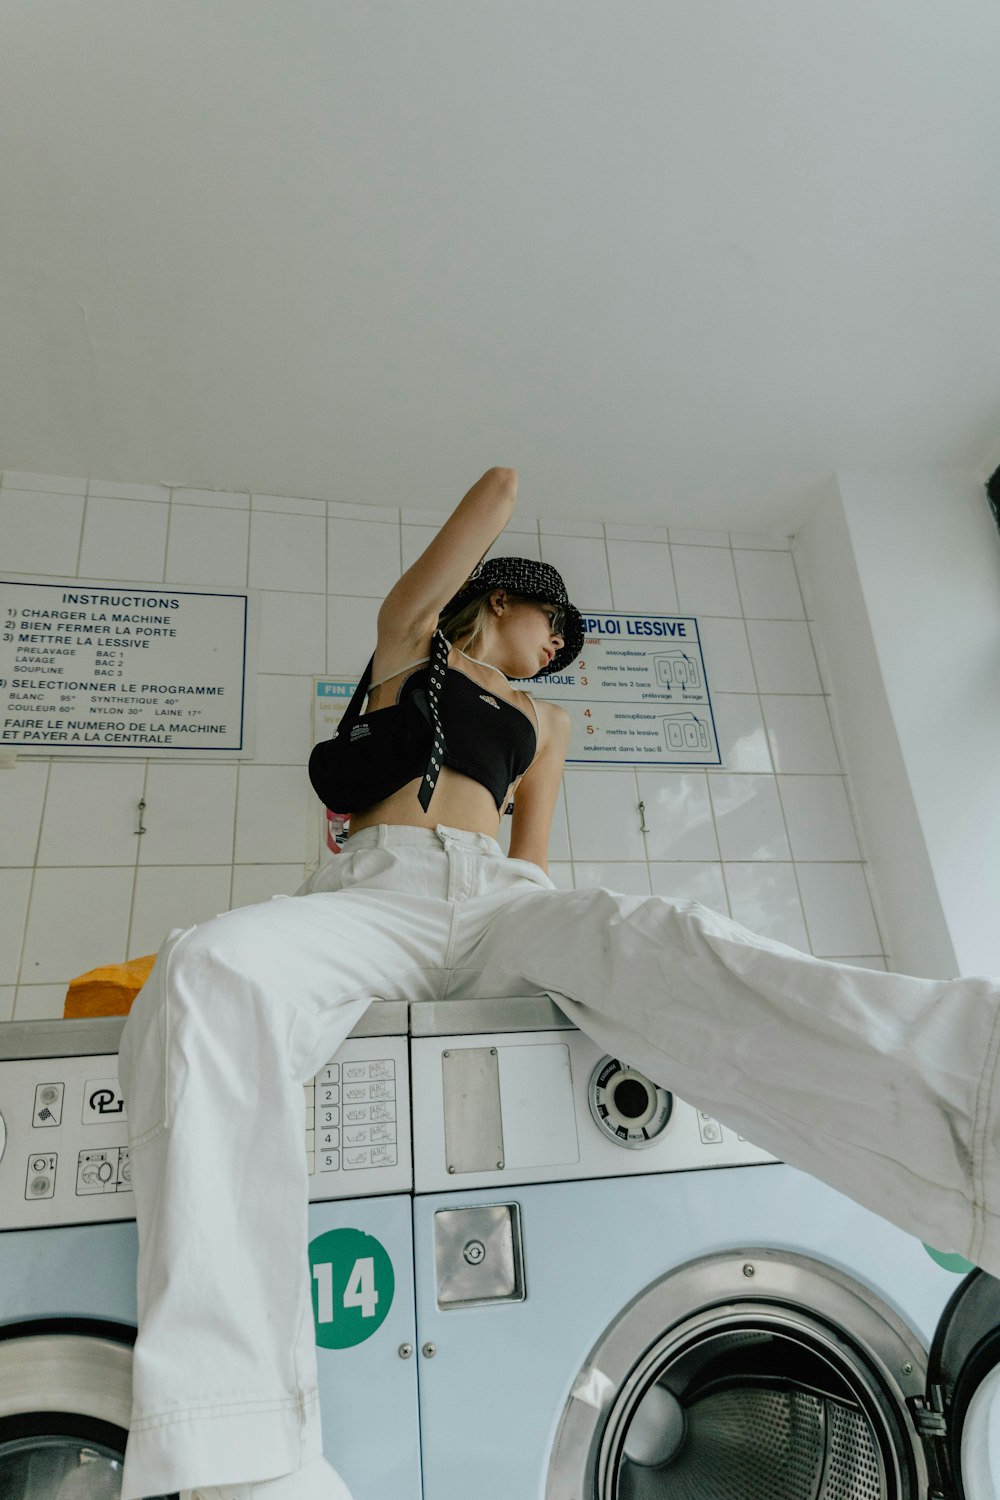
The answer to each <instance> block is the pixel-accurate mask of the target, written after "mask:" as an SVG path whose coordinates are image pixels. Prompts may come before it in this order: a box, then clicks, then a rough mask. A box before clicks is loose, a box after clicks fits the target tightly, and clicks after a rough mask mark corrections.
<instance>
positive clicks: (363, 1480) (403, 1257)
mask: <svg viewBox="0 0 1000 1500" xmlns="http://www.w3.org/2000/svg"><path fill="white" fill-rule="evenodd" d="M122 1024H123V1023H122V1022H121V1021H119V1020H89V1021H51V1022H35V1023H17V1022H8V1023H5V1024H3V1025H2V1026H0V1496H2V1500H117V1496H118V1494H119V1492H120V1482H121V1461H122V1456H123V1453H124V1447H125V1437H126V1432H127V1428H128V1420H129V1408H130V1392H131V1349H132V1343H133V1340H134V1335H135V1317H136V1308H135V1264H136V1247H137V1242H136V1227H135V1222H134V1219H133V1217H132V1215H133V1209H132V1192H131V1181H130V1173H129V1150H128V1143H127V1126H126V1123H125V1110H124V1102H123V1100H122V1095H121V1090H120V1089H119V1086H118V1075H117V1053H118V1042H119V1039H120V1036H121V1029H122ZM304 1128H305V1140H304V1148H305V1150H306V1152H307V1154H308V1158H309V1163H310V1200H311V1201H310V1207H309V1227H310V1268H309V1273H310V1278H311V1285H312V1293H313V1309H314V1315H315V1321H316V1336H317V1346H318V1347H317V1355H318V1361H319V1381H320V1402H321V1407H322V1411H323V1424H324V1443H325V1446H326V1450H327V1453H328V1455H329V1457H330V1459H331V1461H332V1462H334V1463H335V1464H336V1466H337V1468H338V1469H339V1470H340V1471H341V1472H342V1473H343V1474H344V1476H345V1478H346V1480H347V1482H348V1483H349V1484H350V1485H351V1486H352V1487H354V1488H355V1493H357V1494H360V1495H362V1496H364V1500H420V1495H421V1486H420V1453H419V1428H418V1410H417V1373H416V1359H415V1357H414V1346H415V1343H416V1334H415V1320H414V1297H413V1239H412V1217H411V1196H410V1193H411V1187H412V1156H411V1147H410V1110H409V1060H408V1040H407V1014H406V1007H405V1005H402V1004H399V1003H397V1002H377V1003H376V1004H374V1005H372V1006H371V1007H370V1009H369V1011H368V1012H367V1014H366V1015H365V1016H364V1017H363V1019H362V1020H361V1022H360V1023H359V1024H358V1026H357V1027H356V1028H355V1030H354V1031H353V1032H352V1034H351V1036H350V1037H349V1038H348V1040H347V1041H346V1042H345V1043H344V1045H343V1047H342V1048H341V1049H340V1051H339V1052H338V1053H337V1055H336V1056H335V1057H334V1058H332V1059H331V1060H330V1062H329V1064H327V1066H325V1067H324V1068H322V1069H320V1071H319V1072H318V1073H317V1075H316V1077H315V1078H314V1079H312V1080H311V1081H310V1082H309V1083H308V1084H307V1085H306V1088H305V1100H304ZM206 1144H210V1143H206Z"/></svg>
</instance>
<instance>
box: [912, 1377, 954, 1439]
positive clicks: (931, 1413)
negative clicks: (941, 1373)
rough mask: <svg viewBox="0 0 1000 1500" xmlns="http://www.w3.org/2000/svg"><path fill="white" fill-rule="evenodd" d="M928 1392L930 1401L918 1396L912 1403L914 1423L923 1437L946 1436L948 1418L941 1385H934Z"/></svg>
mask: <svg viewBox="0 0 1000 1500" xmlns="http://www.w3.org/2000/svg"><path fill="white" fill-rule="evenodd" d="M928 1394H929V1395H930V1400H929V1401H922V1400H921V1399H920V1397H919V1396H918V1397H916V1398H915V1399H914V1400H913V1402H912V1403H911V1408H912V1411H913V1425H914V1427H916V1429H917V1431H918V1433H919V1434H920V1436H921V1437H922V1438H943V1437H946V1436H947V1433H948V1419H947V1417H946V1415H945V1409H944V1396H943V1394H942V1391H941V1387H940V1386H939V1385H932V1386H931V1387H930V1390H929V1393H928Z"/></svg>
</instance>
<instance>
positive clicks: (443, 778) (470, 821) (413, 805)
mask: <svg viewBox="0 0 1000 1500" xmlns="http://www.w3.org/2000/svg"><path fill="white" fill-rule="evenodd" d="M419 789H420V777H419V776H418V777H416V778H415V779H414V780H413V781H408V782H407V783H406V785H405V786H402V787H400V789H399V791H398V792H393V794H392V796H391V797H384V798H383V799H382V801H381V802H373V803H372V805H371V807H366V808H365V810H364V812H360V813H353V814H352V815H351V832H352V833H357V832H358V830H359V829H361V828H372V827H374V826H375V825H376V824H378V823H397V824H402V825H403V826H404V827H407V828H436V827H437V826H438V824H439V823H440V824H443V825H444V826H445V827H446V828H464V829H466V830H468V832H469V833H485V834H487V835H488V836H489V837H490V838H491V839H495V838H496V836H497V830H498V829H499V827H500V814H499V813H498V812H497V809H496V803H495V802H494V801H493V798H492V797H491V796H490V793H489V792H488V791H487V790H486V788H485V787H484V786H480V784H479V782H478V781H473V780H472V777H471V776H463V775H462V774H461V772H460V771H452V770H451V769H450V768H449V767H448V766H444V767H442V769H441V774H440V775H439V777H438V780H437V786H436V787H435V788H434V796H433V797H432V799H431V805H430V807H429V808H428V809H427V811H426V812H424V810H423V808H422V807H421V806H420V803H419V802H418V801H417V792H418V791H419Z"/></svg>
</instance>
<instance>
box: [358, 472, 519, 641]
mask: <svg viewBox="0 0 1000 1500" xmlns="http://www.w3.org/2000/svg"><path fill="white" fill-rule="evenodd" d="M516 499H517V470H516V469H487V471H486V473H485V474H484V475H483V477H482V479H477V481H476V483H475V484H474V485H473V486H472V488H471V490H470V491H469V493H468V494H467V495H466V496H465V497H464V498H463V499H462V500H460V501H459V503H458V505H457V506H456V507H455V509H454V510H453V511H452V513H451V515H450V516H449V517H448V519H447V521H445V523H444V525H443V526H442V527H441V530H440V531H439V532H438V534H437V536H436V537H435V538H434V540H433V541H432V542H431V543H430V545H429V546H428V547H426V548H425V549H424V551H423V552H422V553H421V554H420V556H419V557H418V558H417V560H416V562H415V563H414V564H413V565H412V567H409V568H407V570H406V572H405V573H404V574H403V576H402V578H401V579H400V580H399V582H398V583H397V584H395V585H394V586H393V588H392V589H390V591H389V593H388V594H387V595H386V597H385V599H384V601H383V603H382V608H381V609H380V610H379V615H378V632H379V640H380V641H385V640H386V639H389V638H410V639H416V638H418V637H419V638H425V637H426V636H427V635H428V634H430V633H431V632H432V631H433V630H434V627H435V626H436V624H437V617H438V615H439V614H440V612H441V609H442V607H443V606H444V605H445V604H447V603H448V600H449V599H451V598H452V597H453V595H455V594H457V592H458V590H459V589H460V588H461V587H462V584H463V583H464V582H465V580H466V579H467V578H468V577H469V574H470V573H471V572H472V570H473V568H475V567H476V565H477V564H478V563H479V562H480V561H481V559H482V558H483V557H484V556H485V554H486V553H487V552H488V551H489V549H490V548H491V547H492V545H493V543H494V542H495V541H496V539H497V537H498V536H499V535H500V533H501V531H503V529H504V527H505V526H506V525H507V522H508V521H509V520H510V518H511V516H512V515H513V513H514V504H515V501H516Z"/></svg>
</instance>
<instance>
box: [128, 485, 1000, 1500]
mask: <svg viewBox="0 0 1000 1500" xmlns="http://www.w3.org/2000/svg"><path fill="white" fill-rule="evenodd" d="M516 488H517V480H516V475H515V474H514V472H513V471H512V470H509V469H491V470H489V471H488V472H487V473H486V474H485V475H484V476H483V477H482V479H480V480H479V481H478V483H477V484H475V485H474V486H473V487H472V489H471V490H470V491H469V493H468V494H467V495H466V496H465V498H464V499H463V500H462V502H461V503H460V505H459V506H458V507H457V509H456V510H455V512H454V513H453V515H452V516H451V517H450V518H449V519H448V521H447V522H446V523H445V525H444V526H443V527H442V528H441V530H440V532H439V533H438V535H437V536H436V537H435V539H434V541H433V542H432V543H431V544H430V546H429V547H428V548H427V550H426V551H425V552H424V554H423V555H422V556H421V557H420V558H419V559H418V560H417V562H416V563H414V565H413V566H412V567H411V568H410V569H409V570H408V571H407V572H406V573H405V574H404V575H403V577H402V578H401V579H400V581H399V582H398V583H397V584H396V586H395V587H394V588H393V589H392V591H391V592H390V593H389V595H388V596H387V598H386V600H385V602H384V603H383V605H382V608H381V610H380V611H379V617H378V640H377V644H376V648H375V654H374V657H373V660H372V662H371V664H370V667H369V671H368V673H367V674H366V678H365V681H364V682H363V683H362V685H361V687H360V689H359V693H358V695H356V699H355V701H354V702H352V704H351V707H350V709H349V710H348V712H347V713H346V714H345V717H344V721H343V723H342V724H341V727H340V731H339V733H338V735H337V737H336V738H335V739H334V740H333V741H331V742H330V743H329V744H328V745H325V746H318V747H317V748H316V750H315V751H314V752H313V756H312V759H311V762H310V773H311V776H312V779H313V784H314V786H316V787H317V789H318V791H319V792H320V795H321V797H322V798H323V800H324V801H325V802H326V803H327V805H336V806H338V807H343V806H344V805H345V800H346V801H347V802H348V803H349V804H350V806H351V808H352V813H353V816H352V820H351V836H350V839H349V841H348V844H347V847H346V850H345V852H344V853H343V854H341V855H340V856H338V857H337V858H336V859H332V860H330V861H329V862H328V863H327V864H326V865H325V866H323V867H322V868H321V869H320V870H319V872H318V873H317V874H316V875H315V876H314V877H313V878H312V879H311V880H310V881H309V882H307V884H306V885H305V886H304V887H303V888H302V890H301V891H300V892H299V893H298V895H297V896H296V897H295V898H291V899H277V900H275V901H273V902H270V903H267V904H265V905H263V906H257V907H249V908H243V909H241V910H238V911H235V912H231V913H228V914H227V915H225V916H222V917H219V918H216V919H215V920H214V921H211V922H206V923H204V924H203V925H202V926H200V927H197V928H193V929H191V930H190V931H188V932H186V933H174V934H171V937H170V939H169V940H168V942H167V944H166V945H165V946H164V948H163V950H162V951H161V953H160V955H159V957H158V959H157V963H156V966H155V968H154V970H153V973H152V975H151V976H150V979H149V981H148V983H147V985H146V986H145V988H144V990H143V992H142V994H141V995H140V997H139V999H138V1001H137V1003H136V1006H135V1007H134V1009H133V1013H132V1016H131V1018H130V1020H129V1023H128V1026H127V1028H126V1033H125V1037H124V1039H123V1046H122V1053H121V1073H122V1081H123V1086H124V1088H125V1091H126V1097H127V1099H128V1107H129V1121H130V1130H131V1135H132V1176H133V1183H134V1187H135V1193H136V1210H137V1217H138V1220H139V1228H140V1241H141V1253H140V1262H139V1313H140V1333H139V1338H138V1341H137V1344H136V1350H135V1363H134V1412H133V1422H132V1428H131V1434H130V1439H129V1448H128V1455H127V1459H126V1470H125V1483H124V1488H123V1492H122V1493H123V1497H124V1500H133V1497H137V1496H143V1495H149V1494H153V1493H158V1492H162V1491H165V1490H171V1489H174V1488H178V1489H180V1490H181V1491H182V1493H183V1492H184V1491H185V1490H187V1491H190V1492H191V1493H192V1494H193V1495H194V1496H203V1497H204V1500H345V1497H347V1490H346V1488H345V1487H344V1485H343V1483H342V1481H340V1480H339V1479H338V1477H337V1476H336V1475H335V1473H334V1472H333V1470H332V1469H331V1468H330V1467H329V1465H327V1464H326V1463H325V1462H324V1460H323V1459H322V1458H321V1456H320V1435H319V1424H318V1412H317V1398H316V1372H315V1345H314V1334H313V1323H312V1312H311V1306H310V1300H309V1285H308V1278H307V1276H306V1274H305V1270H304V1265H305V1260H306V1249H307V1229H306V1213H305V1205H306V1196H307V1177H306V1164H305V1159H304V1153H303V1149H302V1140H301V1128H302V1121H301V1097H302V1095H301V1089H302V1083H303V1081H304V1080H305V1079H307V1078H309V1077H310V1076H311V1075H312V1074H313V1073H314V1072H315V1071H316V1069H317V1068H318V1067H320V1066H321V1065H322V1064H323V1063H325V1062H326V1061H327V1059H328V1058H329V1057H330V1056H332V1054H333V1053H334V1052H335V1051H336V1050H337V1048H338V1047H339V1045H340V1043H341V1042H342V1041H343V1039H344V1037H345V1036H346V1035H347V1034H348V1032H349V1031H350V1030H351V1028H352V1027H353V1026H354V1024H355V1022H356V1021H357V1020H358V1018H359V1017H360V1015H361V1014H362V1013H363V1011H364V1010H365V1008H366V1006H367V1005H368V1004H369V1003H370V1001H371V1000H372V999H373V998H375V997H379V998H383V999H391V998H399V999H406V1000H421V999H433V1000H440V999H444V998H449V999H455V1000H461V999H466V998H474V997H477V996H504V995H524V994H531V993H536V994H537V993H543V992H544V993H548V994H551V995H554V996H555V997H556V998H557V1000H558V1003H559V1005H560V1006H561V1007H562V1008H563V1009H564V1010H565V1012H566V1014H567V1015H568V1016H569V1017H570V1019H571V1020H573V1021H574V1022H575V1023H576V1024H577V1025H578V1026H579V1027H580V1028H581V1029H582V1030H583V1031H585V1032H587V1033H588V1034H589V1035H590V1036H591V1037H592V1038H593V1039H594V1040H595V1041H596V1042H597V1043H598V1044H599V1045H600V1046H602V1047H603V1048H605V1050H607V1051H610V1052H614V1053H616V1054H621V1053H623V1054H625V1055H627V1056H628V1058H629V1061H630V1062H631V1063H633V1064H634V1065H635V1066H637V1067H640V1068H641V1069H642V1070H643V1071H644V1072H646V1073H648V1074H649V1075H650V1076H651V1077H653V1078H655V1079H656V1080H657V1081H659V1082H661V1083H662V1084H664V1085H665V1086H667V1087H668V1088H671V1089H674V1090H676V1092H677V1093H678V1094H679V1095H680V1096H681V1097H682V1098H684V1099H686V1100H688V1101H689V1102H690V1103H692V1104H694V1105H696V1106H698V1107H699V1108H702V1109H706V1110H708V1111H709V1112H711V1113H712V1114H713V1115H715V1116H717V1117H719V1118H721V1119H723V1120H724V1121H725V1122H726V1123H727V1124H728V1125H730V1126H731V1127H733V1128H735V1129H737V1130H739V1131H740V1132H741V1133H743V1134H745V1135H747V1136H748V1137H749V1138H751V1139H752V1140H754V1141H755V1142H756V1143H757V1144H758V1145H760V1146H763V1147H764V1148H766V1149H768V1150H770V1151H772V1152H773V1153H774V1154H775V1155H777V1156H779V1157H782V1158H783V1159H784V1160H787V1161H789V1162H792V1163H794V1164H796V1165H798V1166H801V1167H804V1168H805V1169H806V1170H807V1171H811V1172H814V1173H815V1174H816V1175H817V1176H819V1177H822V1178H824V1179H825V1180H826V1181H828V1182H830V1183H831V1184H832V1185H833V1186H835V1187H838V1188H840V1189H841V1190H842V1191H844V1192H846V1193H849V1194H850V1195H852V1196H853V1197H855V1198H857V1199H858V1200H859V1201H861V1202H863V1203H865V1204H867V1205H868V1206H869V1207H872V1208H874V1209H875V1210H876V1211H877V1212H880V1213H882V1214H883V1215H885V1216H886V1217H888V1218H890V1219H893V1220H894V1221H895V1222H896V1223H898V1224H900V1225H902V1226H903V1227H904V1228H906V1229H908V1230H910V1231H911V1232H913V1233H916V1234H918V1235H920V1236H921V1237H922V1238H925V1239H927V1240H928V1241H930V1242H931V1243H933V1244H934V1245H936V1246H937V1247H938V1248H940V1249H948V1250H958V1251H960V1252H962V1253H963V1254H965V1255H967V1256H969V1257H970V1259H973V1260H976V1261H979V1262H980V1263H981V1264H984V1265H986V1266H987V1267H988V1268H991V1269H994V1270H1000V1224H998V1219H997V1216H996V1215H997V1202H998V1196H1000V1195H998V1193H997V1187H996V1168H995V1166H994V1165H993V1148H994V1142H993V1133H994V1132H995V1129H996V1126H995V1123H994V1122H995V1111H994V1110H993V1109H992V1108H991V1096H990V1091H991V1088H992V1083H993V1078H994V1074H995V1072H996V1058H997V1049H998V1045H1000V1026H998V1024H997V1023H998V1017H1000V1006H998V999H1000V989H998V986H997V985H996V984H995V983H992V982H990V981H988V980H956V981H952V982H938V981H930V980H920V979H910V978H903V977H900V976H897V975H891V974H880V973H875V972H871V971H868V970H863V969H854V968H849V967H846V966H843V965H837V964H831V963H825V962H822V961H820V960H818V959H814V958H811V957H810V956H809V955H807V954H803V953H799V952H797V951H796V950H794V949H791V948H786V947H785V946H783V945H782V944H780V943H776V942H772V941H770V940H768V939H765V938H759V937H756V936H755V935H754V934H752V933H750V932H748V931H747V930H746V929H744V928H742V927H739V926H738V925H737V924H736V923H734V922H731V921H729V920H728V919H727V918H725V917H721V916H718V915H717V914H715V913H713V912H710V911H708V910H706V909H705V908H704V907H701V906H698V905H697V904H695V903H693V902H686V901H685V902H673V901H667V900H664V899H662V898H659V897H636V896H619V895H615V894H614V893H612V892H609V891H604V890H592V889H591V890H579V891H565V892H564V891H557V890H556V889H555V888H554V886H553V885H552V882H551V881H550V880H549V879H548V876H547V874H546V873H545V870H546V853H547V844H548V837H549V829H550V826H551V822H552V815H553V809H554V806H555V800H556V796H557V793H558V789H559V784H560V779H561V775H562V770H563V762H564V758H565V754H566V747H567V744H568V740H569V729H570V721H569V717H568V715H567V714H566V713H565V712H564V711H563V710H562V709H560V708H558V707H555V706H554V705H552V704H549V703H544V702H538V703H536V702H534V700H533V699H532V698H531V696H530V695H529V694H528V693H526V692H522V691H521V690H520V689H518V688H515V687H514V686H513V685H512V683H511V681H510V680H509V679H525V678H530V677H540V676H544V675H545V674H546V673H547V672H550V671H552V670H554V669H557V668H561V667H564V666H565V665H567V664H568V663H569V662H570V661H572V660H573V659H574V657H575V656H576V655H577V654H578V653H579V651H580V648H581V646H582V629H581V624H580V617H579V614H578V613H577V611H576V610H575V609H574V607H573V606H572V605H571V604H570V603H569V601H568V599H567V598H566V593H565V589H564V587H563V584H562V580H561V579H560V578H559V575H558V574H557V573H556V572H555V570H554V569H551V568H546V567H545V565H542V564H538V563H533V562H530V561H529V560H526V559H499V560H498V559H493V560H491V561H490V562H488V563H486V564H485V565H482V567H481V569H480V567H479V562H480V559H481V558H483V556H484V554H486V553H487V552H488V551H489V549H490V548H491V547H492V545H493V543H494V542H495V540H496V538H497V537H498V536H499V534H500V533H501V531H502V530H503V529H504V527H505V525H506V524H507V522H508V521H509V519H510V517H511V514H512V512H513V509H514V501H515V495H516ZM439 626H440V627H441V628H439ZM366 692H367V712H366V713H365V714H364V715H362V714H361V708H362V706H363V703H362V700H363V698H364V697H365V694H366ZM509 798H513V824H512V831H511V841H510V855H509V857H506V858H505V857H504V855H503V853H502V851H501V849H500V847H499V846H498V845H497V843H496V842H495V835H496V833H497V830H498V827H499V820H500V817H501V814H502V813H503V811H504V809H505V807H506V806H507V804H508V799H509ZM209 1145H210V1149H209ZM248 1164H249V1168H248ZM265 1310H266V1315H265ZM358 1500H364V1497H363V1496H359V1497H358Z"/></svg>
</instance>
